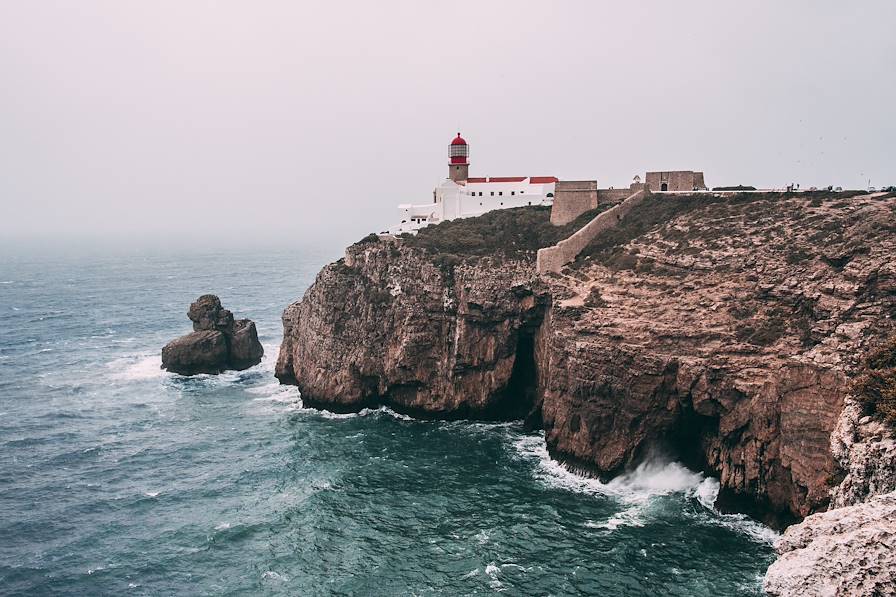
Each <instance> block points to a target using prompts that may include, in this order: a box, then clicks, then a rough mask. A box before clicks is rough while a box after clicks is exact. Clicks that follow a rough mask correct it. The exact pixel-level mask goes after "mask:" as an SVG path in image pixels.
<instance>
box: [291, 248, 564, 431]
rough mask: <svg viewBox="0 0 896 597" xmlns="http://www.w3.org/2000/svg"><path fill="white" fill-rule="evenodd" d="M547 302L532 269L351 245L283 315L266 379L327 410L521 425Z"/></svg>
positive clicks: (514, 263) (508, 263) (530, 398)
mask: <svg viewBox="0 0 896 597" xmlns="http://www.w3.org/2000/svg"><path fill="white" fill-rule="evenodd" d="M547 303H548V296H547V288H546V287H545V286H544V284H542V283H541V282H540V281H539V280H538V278H537V277H536V276H535V273H534V270H533V269H532V267H531V263H525V262H520V261H513V260H508V261H499V260H496V259H490V258H482V259H480V260H475V264H474V263H471V264H459V265H457V266H454V267H446V266H440V265H436V264H435V263H433V262H432V260H431V259H430V257H429V256H428V255H427V254H425V253H423V252H421V251H417V250H414V249H410V248H407V247H403V246H400V245H396V244H393V243H373V244H371V243H366V244H359V245H355V246H354V247H351V248H350V249H349V250H348V253H347V256H346V259H345V260H343V261H340V262H338V263H336V264H333V265H330V266H328V267H326V268H324V270H323V271H322V272H321V273H320V275H319V276H318V277H317V280H316V281H315V283H314V285H313V286H312V287H311V288H310V289H309V291H308V293H307V294H306V296H305V299H304V300H302V301H301V302H298V303H295V304H293V305H291V306H290V307H289V308H287V309H286V311H285V312H284V314H283V326H284V339H283V346H282V347H281V350H280V356H279V359H278V362H277V370H276V372H277V377H278V378H280V380H281V381H284V382H289V383H295V384H297V385H298V386H299V388H300V390H301V392H302V400H303V402H305V403H306V404H309V405H318V406H323V407H326V408H329V409H332V410H338V411H344V410H358V409H360V408H363V407H365V406H370V405H376V404H389V405H391V406H392V407H393V408H395V409H397V410H399V411H403V412H411V413H414V414H416V415H418V416H437V417H445V418H456V417H478V418H512V417H518V416H524V415H526V414H527V413H528V411H529V409H530V408H531V406H532V403H533V400H534V394H533V392H532V391H531V390H530V391H529V392H528V394H526V392H525V391H524V388H533V385H532V383H531V382H530V381H529V380H528V378H527V377H526V376H528V375H530V374H531V373H532V371H533V363H532V362H531V361H532V359H533V354H534V353H533V342H534V332H535V330H536V329H537V328H538V326H539V325H540V324H541V320H542V317H543V315H544V312H545V309H546V306H547ZM522 353H527V356H528V359H529V361H530V362H529V364H528V367H526V368H524V367H523V366H522V364H523V361H521V360H519V359H518V356H520V355H522ZM524 358H525V356H524Z"/></svg>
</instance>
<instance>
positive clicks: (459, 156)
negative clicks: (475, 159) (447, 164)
mask: <svg viewBox="0 0 896 597" xmlns="http://www.w3.org/2000/svg"><path fill="white" fill-rule="evenodd" d="M448 157H449V158H451V163H452V164H466V163H467V158H468V157H470V146H469V145H467V142H466V141H464V138H463V137H461V136H460V133H457V137H455V138H454V139H452V140H451V145H449V146H448Z"/></svg>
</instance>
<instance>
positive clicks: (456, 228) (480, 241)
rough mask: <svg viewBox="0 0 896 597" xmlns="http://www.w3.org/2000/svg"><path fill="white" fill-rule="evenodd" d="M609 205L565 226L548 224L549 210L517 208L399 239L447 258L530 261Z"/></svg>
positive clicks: (598, 208)
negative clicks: (539, 250)
mask: <svg viewBox="0 0 896 597" xmlns="http://www.w3.org/2000/svg"><path fill="white" fill-rule="evenodd" d="M610 207H612V205H601V206H599V207H597V208H596V209H592V210H591V211H588V212H585V213H584V214H582V215H581V216H579V217H578V218H576V219H575V220H574V221H572V222H570V223H569V224H566V225H565V226H554V225H553V224H551V208H550V207H544V206H531V207H517V208H512V209H500V210H494V211H490V212H488V213H486V214H483V215H481V216H478V217H475V218H463V219H458V220H449V221H447V222H442V223H441V224H438V225H436V226H428V227H426V228H423V229H422V230H420V232H419V233H417V235H416V236H411V235H405V236H403V237H402V238H403V239H404V242H405V244H406V245H407V246H410V247H418V248H421V249H425V250H426V251H428V252H429V253H432V254H434V255H437V256H445V257H447V258H450V257H452V256H453V257H456V258H457V259H461V258H463V257H468V256H494V255H503V256H505V257H515V258H534V257H535V252H536V251H538V249H541V248H542V247H547V246H550V245H553V244H556V243H557V242H559V241H561V240H563V239H564V238H566V237H568V236H569V235H570V234H572V233H573V232H575V231H576V230H578V229H579V228H581V227H582V226H584V225H585V224H587V223H588V222H589V221H590V220H591V219H592V218H594V216H596V215H597V214H599V213H600V212H602V211H604V210H606V209H609V208H610Z"/></svg>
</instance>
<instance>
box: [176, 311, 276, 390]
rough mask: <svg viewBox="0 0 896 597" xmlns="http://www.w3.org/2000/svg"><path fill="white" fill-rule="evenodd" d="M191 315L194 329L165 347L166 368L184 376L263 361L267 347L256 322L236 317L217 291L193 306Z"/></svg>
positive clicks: (246, 365) (214, 371)
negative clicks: (223, 302) (236, 318)
mask: <svg viewBox="0 0 896 597" xmlns="http://www.w3.org/2000/svg"><path fill="white" fill-rule="evenodd" d="M187 317H189V318H190V321H192V322H193V332H192V333H189V334H187V335H185V336H181V337H180V338H177V339H175V340H172V341H171V342H169V343H168V344H166V345H165V347H164V348H162V368H163V369H167V370H168V371H171V372H173V373H179V374H181V375H196V374H198V373H212V374H215V373H221V372H222V371H226V370H228V369H236V370H238V371H239V370H242V369H248V368H249V367H252V366H254V365H257V364H258V363H260V362H261V357H262V356H263V355H264V348H263V347H262V346H261V342H259V341H258V332H257V331H256V329H255V323H254V322H253V321H251V320H249V319H240V320H236V321H235V320H234V318H233V313H231V312H230V311H229V310H227V309H225V308H224V307H223V306H222V305H221V300H220V299H219V298H218V297H217V296H215V295H213V294H204V295H202V296H200V297H199V298H198V299H196V301H195V302H193V303H192V304H191V305H190V310H189V311H188V312H187Z"/></svg>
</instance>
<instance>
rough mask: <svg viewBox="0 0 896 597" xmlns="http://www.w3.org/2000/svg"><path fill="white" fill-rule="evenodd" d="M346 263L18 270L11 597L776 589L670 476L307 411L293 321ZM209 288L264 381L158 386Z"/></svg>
mask: <svg viewBox="0 0 896 597" xmlns="http://www.w3.org/2000/svg"><path fill="white" fill-rule="evenodd" d="M332 257H333V255H325V254H323V253H320V252H308V251H304V252H303V251H298V250H296V251H267V252H254V253H246V254H240V253H235V252H233V253H218V254H212V253H208V254H202V253H198V252H197V253H192V254H189V255H164V254H138V255H130V256H122V257H46V256H45V257H40V258H38V257H9V256H7V257H2V258H0V259H3V261H2V263H0V329H2V330H3V333H2V336H0V594H4V595H12V594H29V595H122V594H127V595H173V594H183V595H281V594H282V595H437V594H445V595H467V594H478V595H488V594H493V593H504V594H507V595H594V594H598V595H714V596H719V595H750V594H760V590H759V578H760V577H761V574H762V573H763V572H764V570H765V568H766V567H767V565H768V564H769V563H770V562H771V560H772V558H773V555H772V550H771V546H770V543H769V542H770V540H771V538H772V537H773V534H772V533H771V532H770V531H768V530H767V529H764V528H763V527H761V526H759V525H757V524H755V523H752V522H750V521H747V520H745V519H743V518H742V517H736V516H723V515H719V514H717V513H715V512H714V511H713V510H712V509H711V507H709V504H711V500H712V495H713V493H714V491H715V489H716V485H715V483H714V481H713V480H711V479H704V478H703V477H701V476H700V475H699V474H696V473H693V472H691V471H688V470H686V469H684V468H683V467H681V466H679V465H677V464H675V463H664V462H662V461H657V462H652V463H649V464H648V465H645V466H643V467H641V468H640V469H639V470H637V471H634V472H632V473H631V474H629V475H626V476H625V477H622V478H619V479H616V480H615V481H613V482H612V483H610V484H607V485H602V484H600V483H598V482H597V481H593V480H587V479H582V478H580V477H577V476H575V475H573V474H571V473H569V472H567V471H565V470H564V469H563V468H562V467H560V466H558V465H556V464H555V463H552V462H551V461H550V460H549V459H548V458H547V455H546V453H545V451H544V448H543V441H542V438H541V436H540V435H539V434H538V433H526V432H524V431H523V430H522V428H521V427H520V426H519V425H517V424H483V423H474V422H464V421H456V422H431V421H427V422H423V421H414V420H412V419H409V418H407V417H404V416H400V415H396V414H394V413H391V412H390V411H388V410H376V411H364V412H362V413H360V414H358V415H333V414H329V413H324V412H319V411H315V410H312V409H305V408H302V405H301V401H300V398H299V395H298V392H297V391H296V390H295V388H292V387H283V386H279V385H278V384H277V383H276V380H275V379H274V377H273V362H274V359H275V357H276V352H277V346H278V345H279V340H280V334H281V327H280V313H281V311H282V309H283V307H284V306H285V305H287V304H288V303H289V302H291V301H292V300H294V299H295V298H297V297H299V296H301V294H302V293H303V292H304V290H305V288H306V287H307V286H308V285H309V284H310V283H311V282H312V281H313V277H314V275H315V274H316V272H317V270H318V268H319V267H320V266H321V265H322V264H323V263H324V262H325V261H326V260H328V258H332ZM205 292H215V293H217V294H219V295H220V296H221V298H222V301H223V302H224V304H225V306H227V307H228V308H230V309H232V310H233V311H234V312H235V313H236V315H237V316H240V317H251V318H253V319H254V320H255V321H256V323H257V324H258V328H259V334H260V337H261V340H262V343H263V344H264V345H265V350H266V355H265V359H264V361H263V362H262V364H261V365H259V366H257V367H254V368H252V369H249V370H247V371H243V372H239V373H227V374H224V375H221V376H218V377H213V376H198V377H194V378H181V377H177V376H174V375H170V374H167V373H164V372H162V371H160V370H159V368H158V366H159V362H160V359H159V350H160V348H161V346H162V345H163V344H164V343H165V342H166V341H167V340H169V339H171V338H173V337H175V336H177V335H180V334H182V333H186V332H187V331H188V330H189V321H188V320H187V319H186V316H185V312H186V308H187V306H188V304H189V302H190V301H191V300H193V299H194V298H195V297H196V296H198V295H199V294H202V293H205Z"/></svg>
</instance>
